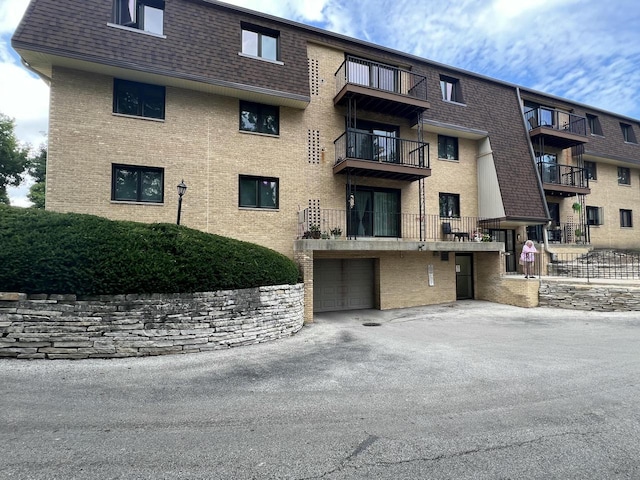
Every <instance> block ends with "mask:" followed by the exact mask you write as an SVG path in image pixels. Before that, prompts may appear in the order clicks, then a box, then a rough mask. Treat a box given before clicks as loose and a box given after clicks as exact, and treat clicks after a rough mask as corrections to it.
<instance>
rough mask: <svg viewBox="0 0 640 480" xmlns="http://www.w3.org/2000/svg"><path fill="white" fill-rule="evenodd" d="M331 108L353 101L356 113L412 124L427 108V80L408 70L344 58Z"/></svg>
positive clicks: (337, 77)
mask: <svg viewBox="0 0 640 480" xmlns="http://www.w3.org/2000/svg"><path fill="white" fill-rule="evenodd" d="M335 77H336V89H337V90H336V96H335V98H334V99H333V103H334V105H345V104H347V102H348V99H350V98H353V99H355V100H356V105H357V108H358V109H359V110H367V111H372V112H379V113H385V114H387V115H393V116H398V117H404V118H407V119H410V120H413V121H414V122H415V121H417V115H418V114H419V113H421V112H423V111H424V110H426V109H428V108H429V106H430V105H429V102H428V101H427V78H426V77H424V76H423V75H418V74H415V73H412V72H410V71H408V70H403V69H401V68H396V67H392V66H390V65H385V64H382V63H377V62H372V61H370V60H364V59H362V58H358V57H352V56H348V57H347V59H346V60H345V61H344V62H343V63H342V65H340V68H339V69H338V71H337V72H336V73H335Z"/></svg>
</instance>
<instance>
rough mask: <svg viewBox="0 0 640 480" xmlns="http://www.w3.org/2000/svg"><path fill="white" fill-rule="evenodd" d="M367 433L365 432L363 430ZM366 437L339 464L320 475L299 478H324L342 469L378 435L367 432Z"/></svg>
mask: <svg viewBox="0 0 640 480" xmlns="http://www.w3.org/2000/svg"><path fill="white" fill-rule="evenodd" d="M365 433H367V432H365ZM367 435H368V436H367V438H365V439H364V440H363V441H362V442H360V443H359V444H358V446H357V447H356V448H355V449H354V450H353V451H352V452H351V453H350V454H349V455H347V456H346V457H345V458H344V460H342V461H341V462H340V464H339V465H338V466H337V467H335V468H333V469H331V470H329V471H327V472H324V473H323V474H321V475H317V476H313V477H305V478H301V479H299V480H313V479H317V478H325V477H326V476H327V475H331V474H333V473H336V472H339V471H341V470H342V469H344V468H345V467H347V463H349V462H350V461H351V460H353V459H354V458H356V457H357V456H358V455H360V454H361V453H362V452H364V451H365V450H366V449H368V448H369V447H370V446H371V445H373V444H374V443H375V441H376V440H378V439H379V438H380V437H378V436H376V435H371V434H367Z"/></svg>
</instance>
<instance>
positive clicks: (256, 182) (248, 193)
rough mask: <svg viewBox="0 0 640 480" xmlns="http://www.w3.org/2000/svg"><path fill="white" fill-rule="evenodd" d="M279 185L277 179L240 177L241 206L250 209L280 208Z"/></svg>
mask: <svg viewBox="0 0 640 480" xmlns="http://www.w3.org/2000/svg"><path fill="white" fill-rule="evenodd" d="M278 184H279V181H278V179H277V178H265V177H251V176H247V175H240V185H239V197H240V198H239V205H240V206H241V207H250V208H271V209H276V208H278V206H279V192H278V190H279V189H278Z"/></svg>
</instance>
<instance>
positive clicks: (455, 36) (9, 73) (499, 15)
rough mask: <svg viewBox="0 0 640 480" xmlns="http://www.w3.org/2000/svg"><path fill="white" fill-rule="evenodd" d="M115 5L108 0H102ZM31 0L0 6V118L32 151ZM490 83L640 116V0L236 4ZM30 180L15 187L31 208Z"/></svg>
mask: <svg viewBox="0 0 640 480" xmlns="http://www.w3.org/2000/svg"><path fill="white" fill-rule="evenodd" d="M104 1H109V0H104ZM28 3H29V0H0V112H2V113H5V114H7V115H9V116H11V117H13V118H15V120H16V133H17V135H18V138H19V139H20V140H21V141H23V142H25V143H30V144H32V145H34V146H37V145H38V144H40V143H41V142H42V141H43V140H44V139H45V137H44V133H45V132H46V131H47V112H48V100H49V94H48V88H47V86H46V85H45V84H44V82H42V81H41V80H39V79H37V78H36V77H34V75H32V74H31V73H30V72H28V71H27V70H26V69H24V68H23V67H21V66H20V61H19V59H18V58H17V56H16V54H15V52H13V50H12V49H11V46H10V38H11V35H12V34H13V31H14V30H15V28H16V26H17V24H18V22H19V20H20V18H21V17H22V14H23V13H24V10H25V9H26V7H27V5H28ZM227 3H231V4H234V5H238V6H241V7H245V8H249V9H252V10H257V11H260V12H263V13H268V14H271V15H276V16H278V17H283V18H286V19H289V20H294V21H297V22H301V23H305V24H310V25H314V26H317V27H320V28H324V29H327V30H330V31H333V32H337V33H341V34H344V35H347V36H350V37H354V38H358V39H361V40H366V41H368V42H372V43H375V44H378V45H382V46H385V47H389V48H393V49H396V50H400V51H403V52H408V53H411V54H414V55H417V56H420V57H424V58H427V59H429V60H433V61H435V62H439V63H444V64H447V65H451V66H454V67H457V68H461V69H464V70H469V71H471V72H475V73H479V74H483V75H486V76H488V77H492V78H496V79H499V80H504V81H507V82H511V83H515V84H518V85H521V86H524V87H528V88H533V89H536V90H540V91H543V92H546V93H550V94H553V95H557V96H559V97H564V98H567V99H570V100H574V101H577V102H580V103H585V104H587V105H592V106H594V107H597V108H601V109H604V110H608V111H612V112H615V113H618V114H622V115H626V116H628V117H631V118H634V119H640V2H638V1H637V0H609V1H607V2H604V1H602V0H444V1H440V2H436V1H435V0H423V1H417V2H416V1H415V0H230V1H228V2H227ZM28 186H29V185H28V183H27V184H25V185H23V186H22V187H20V188H18V189H11V190H10V192H9V196H10V198H11V200H12V204H14V205H21V206H24V205H27V204H28V202H27V201H26V198H25V195H26V192H27V191H28Z"/></svg>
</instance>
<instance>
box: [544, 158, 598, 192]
mask: <svg viewBox="0 0 640 480" xmlns="http://www.w3.org/2000/svg"><path fill="white" fill-rule="evenodd" d="M538 171H539V173H540V178H541V179H542V183H550V184H554V185H564V186H567V187H578V188H589V178H588V176H587V174H586V171H585V169H584V168H580V167H574V166H573V165H562V164H558V163H553V162H538Z"/></svg>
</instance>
